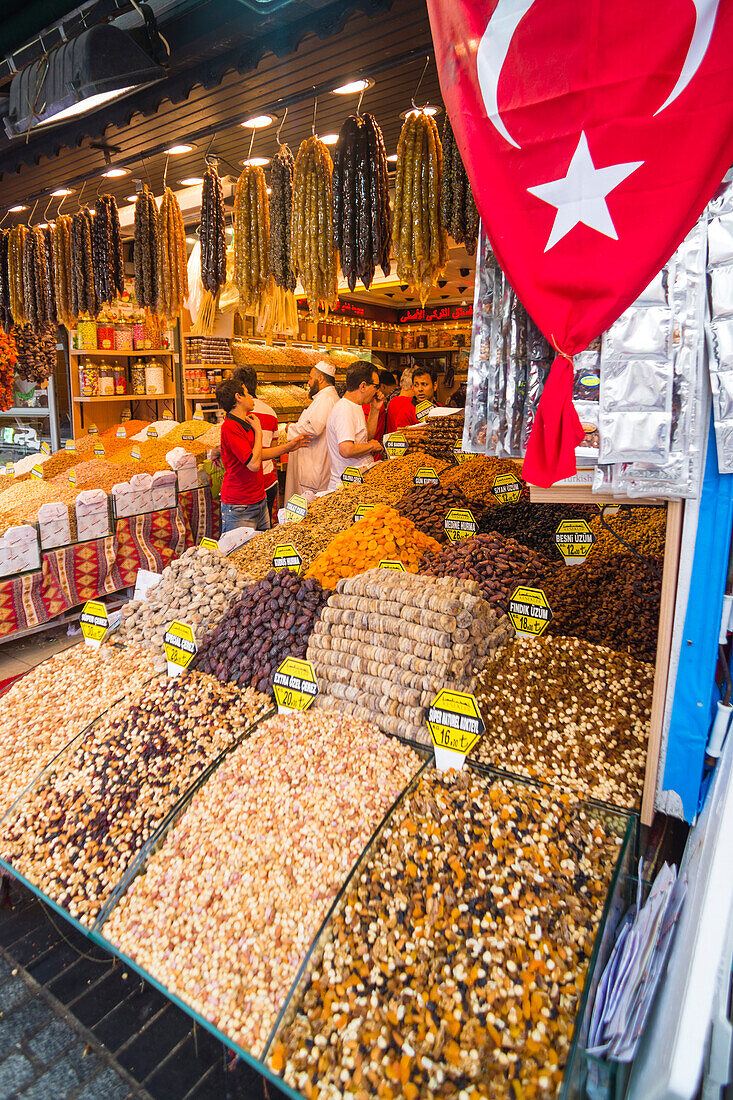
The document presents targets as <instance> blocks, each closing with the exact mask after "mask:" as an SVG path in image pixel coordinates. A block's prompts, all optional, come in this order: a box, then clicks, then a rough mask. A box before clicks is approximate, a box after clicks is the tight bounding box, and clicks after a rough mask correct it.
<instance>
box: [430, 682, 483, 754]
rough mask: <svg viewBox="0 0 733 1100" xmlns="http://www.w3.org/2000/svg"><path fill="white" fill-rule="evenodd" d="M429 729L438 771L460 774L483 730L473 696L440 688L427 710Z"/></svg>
mask: <svg viewBox="0 0 733 1100" xmlns="http://www.w3.org/2000/svg"><path fill="white" fill-rule="evenodd" d="M427 723H428V729H429V730H430V736H431V738H432V741H433V747H434V749H435V766H436V768H438V770H439V771H448V769H449V768H455V769H456V770H457V771H460V770H461V768H462V767H463V765H464V763H465V761H466V756H467V754H468V753H469V752H470V751H471V749H472V748H473V746H474V745H475V744H476V742H477V741H478V740H479V738H480V737H481V735H482V734H483V732H484V730H485V729H486V727H485V725H484V722H483V719H482V717H481V712H480V711H479V708H478V703H477V702H476V697H475V695H469V694H468V693H467V692H464V691H450V690H449V689H448V688H442V689H441V690H440V691H439V692H438V694H437V695H436V696H435V698H434V699H433V702H432V704H431V705H430V708H429V710H428V717H427Z"/></svg>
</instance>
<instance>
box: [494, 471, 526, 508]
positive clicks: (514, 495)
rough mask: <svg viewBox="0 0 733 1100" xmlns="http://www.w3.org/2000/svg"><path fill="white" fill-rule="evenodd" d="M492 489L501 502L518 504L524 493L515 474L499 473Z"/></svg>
mask: <svg viewBox="0 0 733 1100" xmlns="http://www.w3.org/2000/svg"><path fill="white" fill-rule="evenodd" d="M491 489H492V492H493V494H494V496H495V497H496V499H497V500H498V502H499V504H516V502H517V501H518V500H519V498H520V497H521V495H522V485H521V482H520V481H519V478H518V477H517V476H516V475H515V474H497V475H496V477H495V478H494V481H493V484H492V486H491Z"/></svg>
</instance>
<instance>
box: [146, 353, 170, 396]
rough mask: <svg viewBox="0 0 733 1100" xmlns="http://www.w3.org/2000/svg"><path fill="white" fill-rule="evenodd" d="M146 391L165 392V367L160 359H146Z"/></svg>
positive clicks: (157, 393)
mask: <svg viewBox="0 0 733 1100" xmlns="http://www.w3.org/2000/svg"><path fill="white" fill-rule="evenodd" d="M145 391H146V393H152V394H156V395H160V394H163V393H165V367H164V366H163V363H162V361H161V360H159V359H148V360H146V363H145Z"/></svg>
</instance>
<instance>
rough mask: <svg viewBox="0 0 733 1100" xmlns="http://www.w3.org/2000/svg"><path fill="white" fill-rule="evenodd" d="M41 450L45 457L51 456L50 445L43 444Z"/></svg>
mask: <svg viewBox="0 0 733 1100" xmlns="http://www.w3.org/2000/svg"><path fill="white" fill-rule="evenodd" d="M41 450H42V451H43V453H44V454H45V455H50V454H51V444H50V443H45V442H44V443H42V444H41Z"/></svg>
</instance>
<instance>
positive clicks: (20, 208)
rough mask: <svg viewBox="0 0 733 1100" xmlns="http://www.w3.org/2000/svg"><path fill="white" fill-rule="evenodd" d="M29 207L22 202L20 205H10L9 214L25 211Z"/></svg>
mask: <svg viewBox="0 0 733 1100" xmlns="http://www.w3.org/2000/svg"><path fill="white" fill-rule="evenodd" d="M27 209H28V207H27V206H23V205H22V204H20V205H19V206H9V207H8V213H9V214H22V213H23V211H24V210H27Z"/></svg>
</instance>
